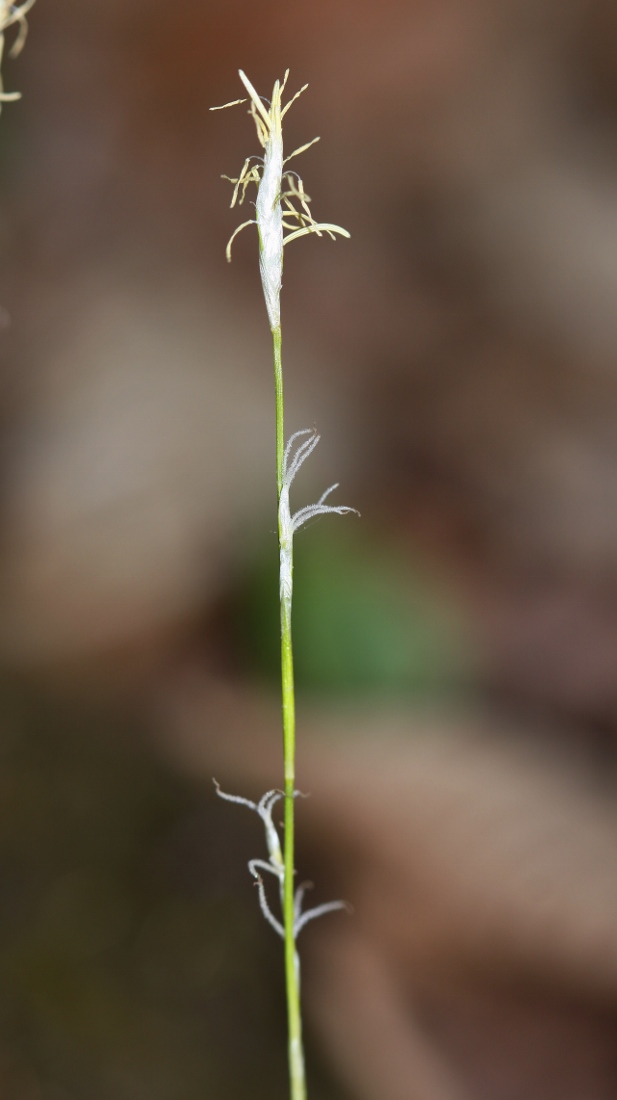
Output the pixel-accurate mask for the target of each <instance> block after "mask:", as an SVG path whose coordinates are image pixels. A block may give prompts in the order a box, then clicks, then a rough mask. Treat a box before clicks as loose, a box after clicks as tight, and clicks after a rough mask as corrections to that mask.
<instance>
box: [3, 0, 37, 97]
mask: <svg viewBox="0 0 617 1100" xmlns="http://www.w3.org/2000/svg"><path fill="white" fill-rule="evenodd" d="M34 4H35V0H24V2H23V4H11V3H9V0H0V111H1V110H2V104H3V103H14V102H15V100H17V99H21V92H5V90H4V81H3V78H2V60H3V57H4V45H5V34H6V32H7V31H8V30H9V28H10V27H14V26H16V27H17V36H16V38H15V41H14V42H13V45H12V46H11V48H10V50H9V57H18V56H19V54H20V53H21V51H22V50H23V48H24V46H25V44H26V38H27V37H28V21H27V19H26V15H27V14H28V12H29V11H30V9H31V8H32V7H34Z"/></svg>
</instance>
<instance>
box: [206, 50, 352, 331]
mask: <svg viewBox="0 0 617 1100" xmlns="http://www.w3.org/2000/svg"><path fill="white" fill-rule="evenodd" d="M239 75H240V80H241V81H242V83H243V84H244V87H245V88H246V90H247V92H248V94H249V103H250V107H249V111H250V114H251V115H252V118H253V121H254V123H255V126H256V129H257V137H258V138H259V142H260V144H261V146H262V147H263V150H264V155H263V159H262V158H261V157H254V156H251V157H247V159H246V160H245V162H244V165H243V168H242V171H241V172H240V175H239V176H238V177H237V178H235V179H234V178H231V177H229V176H226V177H225V178H226V179H229V180H230V182H231V183H233V184H234V191H233V196H232V200H231V205H232V206H235V205H236V203H237V204H238V205H239V206H240V205H242V203H243V202H244V199H245V197H246V191H247V188H248V186H249V185H250V184H251V183H255V184H257V202H256V203H255V212H256V215H257V217H256V218H251V219H249V220H248V221H246V222H243V223H242V225H239V226H238V228H237V229H236V230H235V231H234V233H233V234H232V236H231V238H230V240H229V243H228V245H227V253H226V254H227V259H228V260H230V259H231V246H232V243H233V240H234V238H235V237H236V236H237V235H238V233H240V232H241V231H242V230H243V229H244V228H245V227H246V226H247V225H257V229H258V232H259V269H260V273H261V282H262V286H263V292H264V298H265V300H266V309H267V311H268V320H269V322H270V328H271V329H272V330H273V331H274V330H275V329H278V328H279V327H280V323H281V305H280V302H281V285H282V280H283V248H284V246H285V245H286V244H288V243H289V241H292V240H296V239H297V238H298V237H304V236H306V234H307V233H317V235H318V236H321V234H322V233H327V234H328V236H330V237H333V238H334V237H335V235H336V234H337V233H338V234H339V235H340V236H343V237H349V233H348V232H347V230H346V229H342V228H341V226H340V225H333V224H331V223H330V222H316V221H315V219H314V218H313V215H312V213H311V209H310V206H309V203H310V201H311V200H310V196H309V195H307V194H306V191H305V190H304V184H303V182H302V180H301V179H300V177H299V175H298V174H297V172H294V171H287V170H286V169H285V165H286V164H287V163H288V161H290V160H291V159H292V157H295V156H298V155H299V154H300V153H303V152H305V150H306V149H309V148H310V146H311V145H313V144H314V143H315V142H316V141H318V140H319V139H318V138H314V139H313V141H307V142H306V143H305V144H304V145H301V146H300V148H299V149H295V150H294V152H293V153H291V154H290V155H289V156H288V157H286V158H285V157H284V155H283V118H284V116H285V114H286V113H287V111H288V110H289V108H290V107H291V105H292V103H293V102H294V101H295V100H296V99H297V98H298V96H299V95H302V92H303V91H304V90H305V89H306V88H307V87H308V85H307V84H305V85H304V87H303V88H300V91H299V92H296V94H295V95H294V96H292V98H291V99H290V100H289V102H288V103H287V104H286V106H285V107H283V105H282V96H283V92H284V90H285V85H286V83H287V78H288V76H289V69H288V70H287V72H286V73H285V76H284V78H283V81H282V82H281V81H279V80H277V81H276V82H275V84H274V88H273V90H272V99H271V101H270V103H269V104H268V105H267V106H266V103H267V101H265V102H264V100H263V99H262V98H261V96H260V95H258V94H257V92H256V91H255V88H254V87H253V85H252V84H251V82H250V80H249V79H248V77H247V76H246V74H245V73H243V72H242V69H240V70H239ZM246 102H247V101H246V100H245V99H235V100H233V102H232V103H225V104H223V107H233V106H235V105H236V104H238V103H246ZM222 109H223V108H221V107H212V108H211V110H213V111H217V110H222ZM285 230H288V232H287V235H286V236H285Z"/></svg>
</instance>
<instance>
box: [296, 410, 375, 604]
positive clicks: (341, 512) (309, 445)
mask: <svg viewBox="0 0 617 1100" xmlns="http://www.w3.org/2000/svg"><path fill="white" fill-rule="evenodd" d="M304 435H306V436H308V439H305V440H304V442H303V443H300V445H299V446H297V447H296V448H295V451H294V444H295V443H296V440H298V439H301V437H302V436H304ZM320 438H321V436H319V435H318V434H317V432H316V431H315V430H314V429H312V428H305V429H304V430H303V431H301V432H294V434H293V435H292V436H290V438H289V440H288V442H287V446H286V447H285V454H284V456H283V485H282V488H281V494H280V497H279V542H280V559H281V560H280V594H281V600H284V601H285V602H286V603H288V605H289V606H291V596H292V591H293V537H294V534H295V532H296V531H297V530H298V529H299V528H300V527H302V526H303V524H305V523H308V521H309V520H310V519H313V518H314V517H315V516H322V515H325V514H326V513H328V512H332V513H335V514H336V515H338V516H345V515H347V514H348V513H349V512H355V513H356V515H358V513H357V511H356V509H355V508H350V507H349V506H348V505H347V504H336V505H335V504H326V499H327V498H328V497H329V496H330V493H332V492H334V490H335V489H338V481H335V483H334V485H331V486H330V488H329V489H326V491H325V492H324V493H322V494H321V496H320V498H319V500H318V501H317V503H316V504H307V505H306V506H305V507H304V508H300V509H299V510H298V511H297V512H294V513H292V511H291V507H290V504H289V490H290V489H291V484H292V482H293V479H294V478H295V476H296V474H297V473H298V470H299V469H300V467H301V466H302V463H303V462H306V459H307V458H308V457H309V455H310V454H312V453H313V451H314V450H315V447H316V446H317V444H318V443H319V440H320Z"/></svg>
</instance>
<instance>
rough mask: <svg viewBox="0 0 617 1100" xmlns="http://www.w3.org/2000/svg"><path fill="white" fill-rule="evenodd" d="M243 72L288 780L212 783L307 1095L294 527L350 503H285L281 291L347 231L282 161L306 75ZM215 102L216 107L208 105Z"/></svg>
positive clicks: (295, 1098)
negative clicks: (262, 76) (269, 419)
mask: <svg viewBox="0 0 617 1100" xmlns="http://www.w3.org/2000/svg"><path fill="white" fill-rule="evenodd" d="M239 75H240V79H241V81H242V83H243V85H244V87H245V89H246V91H247V93H248V99H237V100H234V101H233V102H231V103H226V104H224V107H233V106H235V105H237V104H241V103H246V102H248V104H249V113H250V115H251V117H252V119H253V122H254V124H255V127H256V130H257V137H258V140H259V143H260V145H261V147H262V149H263V156H257V155H255V154H251V156H249V157H247V159H246V160H245V162H244V165H243V167H242V170H241V172H240V174H239V176H237V177H235V178H232V177H229V176H226V177H224V178H225V179H228V180H229V181H230V183H231V184H232V185H233V195H232V200H231V206H232V207H234V206H236V205H238V206H241V205H242V204H243V202H244V201H245V199H246V196H247V193H248V191H249V188H251V187H252V186H256V187H257V199H256V202H255V217H254V218H250V219H249V220H247V221H245V222H243V223H242V224H241V225H239V226H238V228H237V229H236V230H235V232H234V233H233V234H232V237H231V239H230V241H229V244H228V245H227V259H228V260H231V249H232V244H233V241H234V239H235V237H236V236H237V235H238V233H240V232H241V231H242V230H243V229H245V228H247V227H248V226H251V225H256V226H257V235H258V240H259V269H260V273H261V283H262V287H263V293H264V298H265V302H266V310H267V314H268V321H269V324H270V331H271V334H272V349H273V359H274V394H275V407H276V485H277V497H278V542H279V602H280V623H281V690H282V718H283V771H284V783H283V789H282V790H271V791H268V792H267V793H266V794H265V795H264V796H263V797H262V798H261V800H260V801H259V802H257V803H255V802H252V801H250V800H249V799H246V798H242V797H239V796H237V795H230V794H226V793H225V792H223V791H222V790H221V789H220V787H219V786H218V784H216V788H217V792H218V794H219V795H220V797H221V798H224V799H227V800H228V801H230V802H236V803H239V804H241V805H243V806H247V807H248V808H249V809H251V810H254V811H255V812H256V813H257V814H258V815H259V817H260V818H261V820H262V822H263V824H264V828H265V835H266V846H267V849H268V857H269V858H268V860H262V859H254V860H251V862H250V863H249V870H250V871H251V874H252V875H253V876H254V878H255V879H256V883H257V887H258V893H259V901H260V906H261V910H262V913H263V914H264V916H265V918H266V920H267V921H268V923H269V924H270V925H271V926H272V927H273V928H274V930H275V931H276V932H277V933H278V935H279V936H280V937H281V938H282V940H283V941H284V956H285V985H286V996H287V1019H288V1054H289V1082H290V1097H291V1100H306V1095H307V1092H306V1076H305V1067H304V1054H303V1045H302V1014H301V1004H300V963H299V957H298V951H297V938H298V935H299V933H300V931H301V930H302V929H303V928H304V926H305V925H306V924H308V922H309V921H311V920H313V919H314V918H315V917H319V916H322V915H323V914H325V913H328V912H331V911H332V910H334V909H340V908H344V903H343V902H340V901H332V902H326V903H325V904H323V905H318V906H316V907H315V908H313V909H308V910H304V909H303V902H304V895H305V891H306V888H307V884H303V885H300V886H298V887H296V886H295V882H294V876H295V857H294V804H295V798H296V796H297V794H298V791H297V790H296V713H295V712H296V707H295V695H294V667H293V649H292V632H291V612H292V596H293V542H294V535H295V533H296V531H298V529H299V528H300V527H302V526H303V525H304V524H305V523H307V522H308V521H309V520H311V519H313V518H314V517H315V516H318V515H322V514H324V513H336V514H338V515H344V514H345V513H347V512H353V511H355V509H353V508H349V507H347V506H345V505H333V504H329V503H327V500H328V498H329V496H330V494H331V493H332V492H333V491H334V490H335V489H336V488H337V487H338V485H337V484H335V485H331V486H330V488H329V489H326V491H325V492H324V493H322V495H321V497H320V498H319V500H318V501H317V502H316V503H315V504H309V505H306V506H305V507H303V508H300V509H299V510H298V511H296V512H292V510H291V505H290V490H291V486H292V483H293V480H294V478H295V476H296V474H297V473H298V470H299V469H300V467H301V466H302V464H303V463H304V462H305V461H306V459H307V458H308V457H309V455H311V454H312V452H313V451H314V450H315V447H316V446H317V444H318V442H319V436H318V435H317V432H316V431H315V430H312V429H306V430H304V431H299V432H295V433H294V434H293V435H292V436H291V437H290V438H289V439H288V440H286V438H285V401H284V389H283V364H282V332H281V305H280V300H281V285H282V278H283V254H284V250H285V248H286V246H287V245H289V244H290V243H291V242H292V241H295V240H298V239H299V238H300V237H304V236H307V235H308V234H309V233H316V234H317V235H318V236H322V235H327V236H329V237H332V238H335V237H336V236H337V235H339V236H342V237H349V233H348V232H347V231H346V230H345V229H342V228H341V226H339V225H333V224H331V223H330V222H317V221H315V219H314V218H313V215H312V212H311V208H310V201H311V200H310V197H309V195H307V193H306V191H305V190H304V184H303V182H302V179H301V178H300V176H299V175H298V173H297V172H296V171H295V170H293V169H290V168H288V167H287V165H288V164H289V162H290V161H291V160H292V159H293V158H295V157H297V156H299V154H300V153H303V152H305V151H306V150H307V149H308V148H309V147H310V146H311V145H313V144H314V142H315V141H317V140H318V138H315V139H314V140H313V141H309V142H307V143H306V144H305V145H302V146H300V148H298V149H295V150H294V152H292V153H291V154H290V155H289V156H287V157H285V156H284V153H283V119H284V117H285V115H286V114H287V111H288V110H289V108H290V107H291V105H292V103H294V102H295V100H296V99H297V98H298V96H299V95H301V94H302V92H303V91H304V90H305V88H306V87H307V85H305V86H304V87H303V88H301V89H300V91H298V92H296V94H295V95H294V96H292V97H291V99H289V101H288V102H287V103H286V104H285V106H283V93H284V91H285V87H286V84H287V79H288V76H289V70H287V72H286V73H285V76H284V78H283V80H282V81H278V80H277V81H276V83H275V84H274V88H273V90H272V98H271V100H270V101H268V100H267V99H265V98H264V97H262V96H260V95H258V94H257V92H256V91H255V88H254V87H253V85H252V84H251V82H250V80H249V79H248V78H247V76H246V75H245V73H243V72H242V70H240V74H239ZM221 109H222V108H213V110H221ZM281 799H282V800H283V801H284V831H283V844H282V846H281V841H280V837H279V833H278V830H277V827H276V825H275V824H274V822H273V820H272V813H273V810H274V807H275V806H276V805H277V803H278V802H279V800H281ZM264 872H265V873H267V875H269V876H273V877H274V878H275V879H276V880H277V884H278V891H279V900H280V906H281V915H282V919H278V918H277V917H276V916H275V915H274V913H273V912H272V909H271V907H270V904H269V902H268V898H267V894H266V889H265V885H264V878H263V873H264Z"/></svg>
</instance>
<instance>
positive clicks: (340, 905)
mask: <svg viewBox="0 0 617 1100" xmlns="http://www.w3.org/2000/svg"><path fill="white" fill-rule="evenodd" d="M214 786H215V787H216V793H217V795H218V796H219V798H223V799H225V801H226V802H236V803H237V804H238V805H240V806H246V807H247V809H249V810H254V812H255V813H256V814H259V816H260V818H261V820H262V821H263V823H264V827H265V832H266V846H267V848H268V855H269V856H270V859H269V860H268V861H266V860H265V859H251V860H249V865H248V867H249V871H250V872H251V874H252V876H253V878H254V879H255V881H256V883H257V889H258V893H259V907H260V909H261V911H262V913H263V915H264V917H265V919H266V920H267V922H268V924H270V925H271V926H272V928H274V931H275V932H276V933H277V934H278V935H279V936H280V937H281V939H285V930H284V928H283V925H282V924H281V922H280V921H279V920H278V919H277V918H276V917H275V916H274V913H273V912H272V910H271V909H270V904H269V902H268V898H267V896H266V889H265V886H264V880H263V878H262V877H261V874H260V871H268V872H269V873H270V874H272V875H274V876H275V878H276V879H277V880H278V883H279V892H280V897H281V908H283V887H284V883H285V866H284V863H283V857H282V854H281V843H280V840H279V835H278V832H277V829H276V825H275V824H274V822H273V820H272V811H273V809H274V807H275V805H276V803H277V802H278V801H279V799H281V798H284V795H283V792H282V791H276V790H274V791H267V792H266V794H264V795H263V797H262V798H261V799H260V800H259V802H251V800H250V798H242V797H241V796H240V795H237V794H227V793H226V792H225V791H222V790H221V788H220V786H219V784H218V783H217V781H216V779H215V780H214ZM299 793H300V792H299V791H295V792H294V795H295V797H297V796H298V794H299ZM311 885H312V884H311V883H310V882H303V883H302V885H301V886H298V889H297V890H296V893H295V898H294V916H295V920H294V939H296V938H297V937H298V935H299V934H300V932H301V931H302V929H303V928H304V927H305V925H307V924H308V923H309V921H312V920H315V919H316V918H317V917H322V916H324V914H326V913H333V912H334V911H335V910H337V909H346V910H348V911H349V906H348V905H347V903H346V902H344V901H327V902H325V903H324V904H323V905H316V906H315V908H314V909H307V910H305V912H304V913H303V912H302V903H303V901H304V895H305V893H306V891H307V889H309V888H310V887H311ZM299 965H300V964H299V961H298V957H297V954H296V968H297V969H298V970H299Z"/></svg>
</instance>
